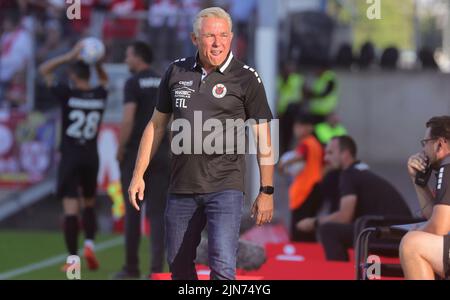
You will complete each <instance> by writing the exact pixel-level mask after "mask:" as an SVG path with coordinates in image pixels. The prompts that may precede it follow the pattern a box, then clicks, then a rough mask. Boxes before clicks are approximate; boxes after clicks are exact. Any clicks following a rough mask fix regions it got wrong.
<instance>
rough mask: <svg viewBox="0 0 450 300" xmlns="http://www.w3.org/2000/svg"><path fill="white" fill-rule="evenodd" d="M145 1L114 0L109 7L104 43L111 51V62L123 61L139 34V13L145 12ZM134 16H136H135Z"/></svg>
mask: <svg viewBox="0 0 450 300" xmlns="http://www.w3.org/2000/svg"><path fill="white" fill-rule="evenodd" d="M144 8H145V7H144V2H143V0H112V2H111V4H110V5H109V10H108V15H109V18H107V19H106V20H105V23H104V24H103V41H104V42H105V45H106V48H107V49H111V57H110V60H111V61H113V62H116V61H122V60H123V58H124V57H125V49H126V47H127V45H128V44H129V43H130V42H131V41H132V40H134V39H135V38H136V36H137V34H138V32H139V18H138V17H137V15H136V14H137V13H139V12H144ZM133 15H134V16H133Z"/></svg>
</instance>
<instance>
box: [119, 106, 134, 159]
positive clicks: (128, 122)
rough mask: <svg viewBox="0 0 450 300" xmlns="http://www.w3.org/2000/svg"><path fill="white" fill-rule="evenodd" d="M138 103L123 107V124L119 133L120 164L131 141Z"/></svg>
mask: <svg viewBox="0 0 450 300" xmlns="http://www.w3.org/2000/svg"><path fill="white" fill-rule="evenodd" d="M136 107H137V105H136V103H134V102H127V103H125V105H124V107H123V115H122V123H121V125H120V133H119V149H118V151H117V160H118V161H119V162H120V161H122V159H123V156H124V154H125V147H126V145H127V143H128V141H129V140H130V136H131V132H132V130H133V123H134V116H135V114H136Z"/></svg>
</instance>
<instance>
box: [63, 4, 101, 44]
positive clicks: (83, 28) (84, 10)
mask: <svg viewBox="0 0 450 300" xmlns="http://www.w3.org/2000/svg"><path fill="white" fill-rule="evenodd" d="M95 1H96V0H80V3H81V9H80V14H81V19H73V20H70V22H68V24H69V30H70V33H69V35H70V37H71V39H72V42H75V41H77V40H79V39H80V37H82V36H85V35H87V34H88V31H89V28H90V26H91V17H92V12H93V10H94V6H95ZM69 5H70V4H66V6H69Z"/></svg>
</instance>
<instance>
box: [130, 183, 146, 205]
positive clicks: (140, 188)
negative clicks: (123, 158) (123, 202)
mask: <svg viewBox="0 0 450 300" xmlns="http://www.w3.org/2000/svg"><path fill="white" fill-rule="evenodd" d="M144 190H145V182H144V179H143V178H142V177H140V178H136V177H134V176H133V179H132V180H131V183H130V187H129V188H128V198H129V199H130V203H131V205H133V206H134V208H136V210H140V209H139V205H138V204H137V200H136V194H138V199H139V201H143V200H144Z"/></svg>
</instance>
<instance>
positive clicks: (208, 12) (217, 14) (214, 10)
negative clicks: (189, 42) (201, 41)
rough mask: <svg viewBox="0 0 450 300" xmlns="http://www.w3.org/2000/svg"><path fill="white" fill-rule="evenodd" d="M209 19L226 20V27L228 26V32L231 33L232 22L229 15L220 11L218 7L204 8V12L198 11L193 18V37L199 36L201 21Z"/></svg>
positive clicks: (222, 10)
mask: <svg viewBox="0 0 450 300" xmlns="http://www.w3.org/2000/svg"><path fill="white" fill-rule="evenodd" d="M210 17H214V18H219V19H224V20H226V21H227V23H228V25H229V26H230V31H233V21H231V17H230V15H229V14H228V13H227V12H226V11H225V10H224V9H222V8H220V7H209V8H205V9H204V10H202V11H200V12H199V13H198V14H197V16H195V20H194V26H193V29H194V34H195V36H199V34H200V27H201V25H202V24H201V22H202V20H203V19H204V18H210Z"/></svg>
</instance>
